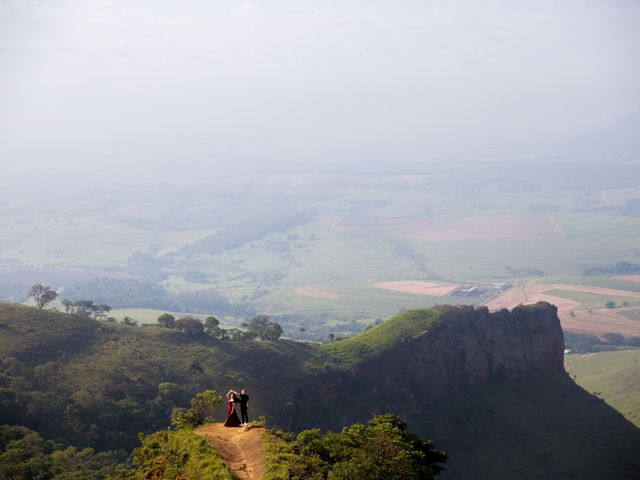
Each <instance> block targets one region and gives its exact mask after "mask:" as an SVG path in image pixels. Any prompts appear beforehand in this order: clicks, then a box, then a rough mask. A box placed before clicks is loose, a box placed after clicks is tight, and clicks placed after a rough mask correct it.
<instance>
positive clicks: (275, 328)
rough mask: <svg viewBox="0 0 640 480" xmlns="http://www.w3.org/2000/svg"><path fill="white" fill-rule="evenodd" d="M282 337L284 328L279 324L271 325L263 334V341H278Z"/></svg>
mask: <svg viewBox="0 0 640 480" xmlns="http://www.w3.org/2000/svg"><path fill="white" fill-rule="evenodd" d="M281 336H282V327H281V326H280V324H279V323H269V324H268V325H267V326H266V328H265V329H264V331H263V332H262V337H261V338H262V340H278V339H279V338H280V337H281Z"/></svg>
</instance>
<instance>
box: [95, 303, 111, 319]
mask: <svg viewBox="0 0 640 480" xmlns="http://www.w3.org/2000/svg"><path fill="white" fill-rule="evenodd" d="M110 311H111V307H110V306H109V305H106V304H104V303H101V304H99V305H94V306H93V316H94V318H96V319H98V318H99V319H105V318H107V313H109V312H110Z"/></svg>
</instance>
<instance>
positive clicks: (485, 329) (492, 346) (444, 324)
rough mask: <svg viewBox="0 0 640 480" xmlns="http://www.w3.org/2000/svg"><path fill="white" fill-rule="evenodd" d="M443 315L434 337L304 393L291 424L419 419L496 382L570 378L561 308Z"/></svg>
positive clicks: (313, 383) (454, 310)
mask: <svg viewBox="0 0 640 480" xmlns="http://www.w3.org/2000/svg"><path fill="white" fill-rule="evenodd" d="M439 308H441V316H440V319H439V320H438V321H437V322H436V323H435V324H434V325H433V326H432V327H430V328H429V329H428V330H426V331H424V332H422V333H420V334H418V335H415V336H413V337H410V338H406V339H404V340H403V341H401V342H400V343H398V344H396V345H395V346H394V347H393V348H391V349H389V350H386V351H384V352H381V353H380V354H379V355H376V356H374V357H373V358H369V359H367V360H364V361H362V362H360V363H358V364H356V365H355V366H354V367H353V368H352V369H351V370H350V371H348V372H345V371H330V372H326V373H323V374H320V375H318V376H317V377H314V378H312V379H310V381H309V383H307V384H306V385H303V386H301V387H300V388H299V389H298V390H297V392H296V393H295V400H294V403H295V408H294V409H293V411H292V412H291V413H293V414H294V415H295V416H294V417H293V418H291V419H290V422H289V423H290V425H291V426H292V427H293V428H300V427H305V426H306V424H307V420H311V418H310V415H311V416H313V417H316V418H313V421H314V422H318V423H320V424H327V423H330V424H334V425H335V426H336V427H337V426H338V425H339V424H343V423H345V422H350V421H354V420H361V419H366V418H368V417H369V416H371V415H372V414H374V413H377V412H379V411H385V410H387V411H395V412H398V413H401V414H407V415H416V414H418V415H419V414H420V412H421V411H422V410H423V409H424V408H428V405H429V404H431V403H433V402H435V401H437V400H439V399H441V398H443V397H445V396H447V395H450V394H452V393H454V392H456V391H458V390H460V389H461V388H463V387H465V386H469V385H475V384H479V383H482V382H484V381H486V380H488V379H490V378H498V379H503V380H505V381H513V380H517V379H520V378H523V377H526V376H527V375H530V374H532V373H535V372H564V366H563V351H564V338H563V334H562V329H561V327H560V321H559V320H558V315H557V309H556V307H555V306H553V305H550V304H548V303H538V304H536V305H529V306H521V307H517V308H515V309H513V310H512V311H507V310H502V311H499V312H495V313H490V312H489V311H488V310H487V309H486V308H479V309H474V308H471V307H464V306H463V307H448V306H445V307H439ZM310 412H313V413H310ZM334 412H339V413H340V415H338V416H336V415H335V413H334ZM318 415H322V416H323V417H324V418H319V417H317V416H318ZM328 419H333V420H328Z"/></svg>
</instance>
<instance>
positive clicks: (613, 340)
mask: <svg viewBox="0 0 640 480" xmlns="http://www.w3.org/2000/svg"><path fill="white" fill-rule="evenodd" d="M603 336H604V339H605V340H606V341H607V343H610V344H611V345H624V336H623V335H621V334H620V333H613V332H607V333H605V334H604V335H603Z"/></svg>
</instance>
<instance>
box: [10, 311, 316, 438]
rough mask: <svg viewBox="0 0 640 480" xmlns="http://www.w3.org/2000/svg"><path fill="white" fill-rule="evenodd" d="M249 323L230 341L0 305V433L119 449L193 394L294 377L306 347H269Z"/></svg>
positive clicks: (156, 426)
mask: <svg viewBox="0 0 640 480" xmlns="http://www.w3.org/2000/svg"><path fill="white" fill-rule="evenodd" d="M197 323H198V325H199V326H200V328H202V329H204V328H205V326H204V325H203V324H202V323H200V322H197ZM257 323H258V325H255V326H254V325H249V327H250V329H249V331H247V334H246V335H242V336H240V337H238V338H236V339H234V340H233V341H232V340H231V339H228V340H223V339H220V338H214V337H213V336H212V335H209V334H206V332H203V333H202V334H197V335H192V334H190V333H191V332H190V331H188V330H186V331H185V332H184V333H183V332H181V331H179V330H178V329H169V328H164V327H160V326H158V327H135V326H129V325H123V324H115V323H109V322H104V321H97V320H94V319H92V318H88V317H86V316H83V315H67V314H62V313H57V312H54V311H51V310H36V309H33V308H30V307H24V306H20V305H12V304H0V424H3V423H4V424H20V425H24V426H26V427H29V428H32V429H34V430H36V431H38V432H39V433H41V434H43V435H45V436H46V437H47V438H52V439H54V440H56V441H60V442H68V443H71V444H73V445H80V446H83V447H85V446H88V447H92V448H96V449H100V450H104V449H120V448H124V449H129V448H131V447H133V446H134V445H135V444H136V442H137V434H138V432H145V433H149V432H152V431H155V430H158V429H160V428H163V427H164V426H165V425H166V423H167V419H168V418H169V415H170V412H171V409H172V408H174V407H185V406H188V405H189V399H190V398H191V397H193V395H195V393H196V392H199V391H202V390H205V389H207V388H210V387H211V386H213V387H214V388H217V389H218V390H223V389H224V388H226V387H229V386H231V385H235V386H239V385H238V384H240V383H241V382H242V383H245V384H255V383H256V382H257V381H258V380H259V379H260V378H262V377H263V376H264V373H263V372H262V371H261V369H259V366H260V367H264V368H268V369H270V370H271V369H273V373H271V374H270V375H274V376H275V375H277V373H278V372H280V371H284V370H287V369H290V368H294V370H296V371H298V372H299V373H297V375H303V374H304V371H305V370H306V367H305V366H304V365H305V363H306V361H307V360H308V359H310V358H311V356H310V355H311V352H310V350H311V349H310V347H308V346H304V345H301V344H296V343H293V342H288V341H277V342H274V341H269V340H267V339H266V338H267V337H266V336H265V335H267V336H268V335H269V334H271V333H273V327H272V325H273V324H272V323H270V322H267V324H266V325H264V324H262V323H260V322H257ZM210 327H211V328H213V327H214V326H213V325H210ZM261 328H263V329H265V330H261ZM254 335H255V336H260V335H262V338H265V340H262V341H259V342H257V341H255V340H253V338H254ZM241 358H244V359H245V360H244V361H242V362H240V361H239V360H238V359H241ZM293 359H294V360H293ZM292 381H294V380H293V379H292ZM254 405H255V407H256V408H258V409H260V408H261V407H262V408H265V407H266V405H264V404H262V403H261V402H260V401H256V402H254ZM263 405H264V406H263ZM274 408H275V407H274Z"/></svg>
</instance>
